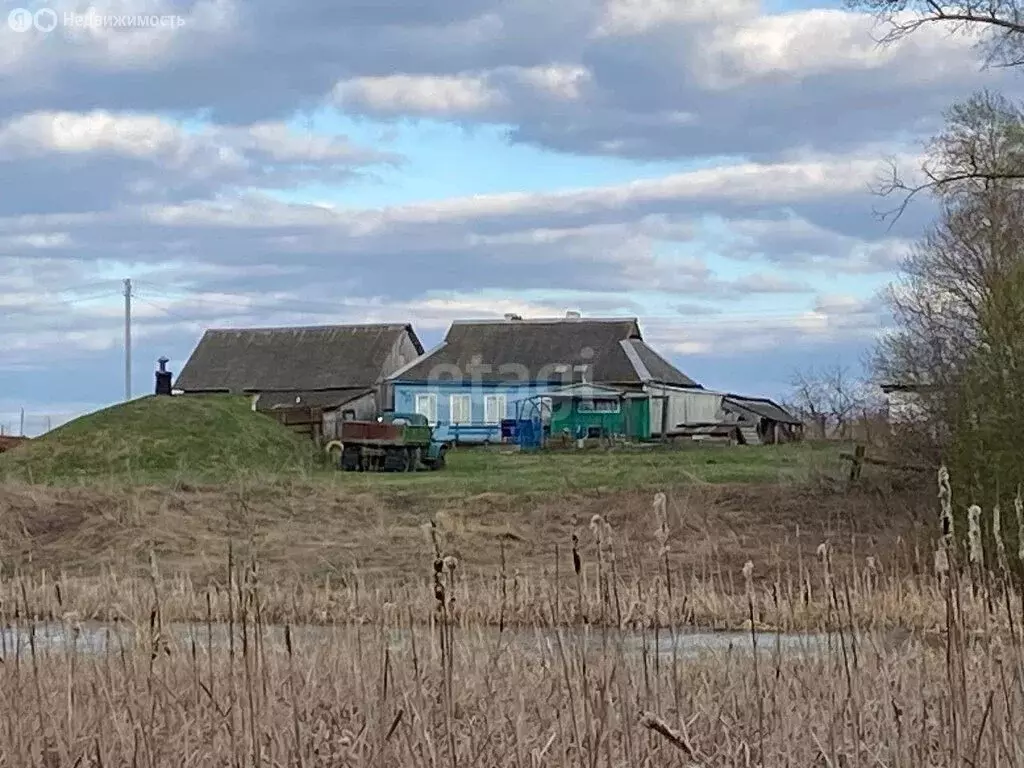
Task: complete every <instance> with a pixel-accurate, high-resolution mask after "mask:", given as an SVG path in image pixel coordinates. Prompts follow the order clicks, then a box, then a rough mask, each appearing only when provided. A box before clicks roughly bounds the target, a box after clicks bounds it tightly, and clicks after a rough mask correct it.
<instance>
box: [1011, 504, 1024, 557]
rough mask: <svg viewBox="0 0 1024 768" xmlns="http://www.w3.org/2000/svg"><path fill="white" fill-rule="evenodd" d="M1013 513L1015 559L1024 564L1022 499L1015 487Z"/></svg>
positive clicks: (1023, 511)
mask: <svg viewBox="0 0 1024 768" xmlns="http://www.w3.org/2000/svg"><path fill="white" fill-rule="evenodd" d="M1013 511H1014V512H1016V513H1017V559H1018V560H1020V561H1021V562H1022V563H1024V499H1022V498H1021V495H1020V486H1019V485H1018V486H1017V497H1016V498H1015V499H1014V500H1013Z"/></svg>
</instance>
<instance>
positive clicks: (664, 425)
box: [661, 388, 668, 443]
mask: <svg viewBox="0 0 1024 768" xmlns="http://www.w3.org/2000/svg"><path fill="white" fill-rule="evenodd" d="M661 442H663V443H665V442H668V391H667V390H666V389H664V388H662V390H661Z"/></svg>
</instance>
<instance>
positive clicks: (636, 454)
mask: <svg viewBox="0 0 1024 768" xmlns="http://www.w3.org/2000/svg"><path fill="white" fill-rule="evenodd" d="M841 450H843V447H842V446H839V445H837V444H834V443H833V444H828V443H802V444H788V445H777V446H774V445H773V446H736V447H729V446H717V445H715V446H710V445H709V446H700V445H693V446H685V447H673V446H666V447H661V446H651V447H647V448H635V449H618V450H615V449H613V450H604V449H588V450H583V451H574V450H549V451H544V452H542V453H520V452H518V451H515V450H512V449H481V448H464V449H456V450H455V451H453V452H452V454H451V455H450V457H449V459H448V466H447V467H446V468H445V469H444V470H443V471H441V472H433V473H430V474H423V473H417V474H414V475H397V474H391V473H385V474H376V473H375V474H372V475H368V474H362V473H356V474H354V475H353V474H346V475H345V476H342V477H340V478H335V481H336V482H339V483H342V484H344V485H346V486H348V487H352V488H356V489H359V490H371V489H375V488H417V489H422V490H425V491H428V492H433V491H452V492H464V493H482V492H484V491H496V492H505V493H519V492H525V491H565V490H578V489H594V488H606V489H624V488H632V489H638V490H639V489H644V490H653V489H659V488H664V487H666V486H668V487H672V486H679V485H691V484H694V483H697V484H700V483H801V482H808V481H810V480H812V479H814V478H815V477H817V476H819V475H820V474H822V473H832V474H834V473H836V472H838V471H839V470H840V459H839V453H840V452H841Z"/></svg>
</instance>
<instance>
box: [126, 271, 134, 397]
mask: <svg viewBox="0 0 1024 768" xmlns="http://www.w3.org/2000/svg"><path fill="white" fill-rule="evenodd" d="M124 399H125V400H126V401H127V400H131V399H132V281H131V279H130V278H126V279H125V281H124Z"/></svg>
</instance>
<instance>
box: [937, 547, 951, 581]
mask: <svg viewBox="0 0 1024 768" xmlns="http://www.w3.org/2000/svg"><path fill="white" fill-rule="evenodd" d="M947 573H949V556H948V555H947V554H946V550H945V549H944V548H939V549H936V550H935V575H936V576H939V577H942V576H945V575H946V574H947Z"/></svg>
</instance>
